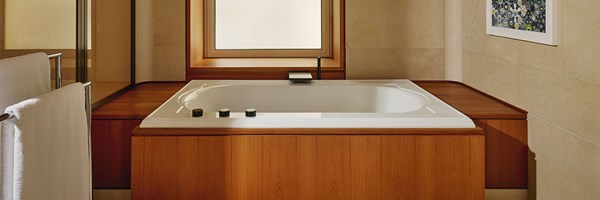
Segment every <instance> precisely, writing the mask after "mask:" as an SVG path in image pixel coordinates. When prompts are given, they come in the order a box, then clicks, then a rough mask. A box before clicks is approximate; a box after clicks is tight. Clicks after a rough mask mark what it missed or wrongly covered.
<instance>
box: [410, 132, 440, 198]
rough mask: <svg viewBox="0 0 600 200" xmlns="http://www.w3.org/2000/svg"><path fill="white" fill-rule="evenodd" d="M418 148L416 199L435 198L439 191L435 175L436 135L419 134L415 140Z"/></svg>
mask: <svg viewBox="0 0 600 200" xmlns="http://www.w3.org/2000/svg"><path fill="white" fill-rule="evenodd" d="M415 143H416V144H415V148H416V156H415V157H416V165H417V169H416V176H417V180H416V181H415V184H416V187H417V190H416V196H417V198H416V199H422V200H430V199H434V194H435V193H436V192H437V191H436V190H435V189H436V188H434V185H435V181H436V179H435V178H436V177H435V174H434V172H435V164H436V163H435V153H436V149H435V143H436V142H435V136H418V137H417V138H416V141H415Z"/></svg>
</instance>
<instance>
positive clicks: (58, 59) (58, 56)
mask: <svg viewBox="0 0 600 200" xmlns="http://www.w3.org/2000/svg"><path fill="white" fill-rule="evenodd" d="M48 59H54V68H55V69H56V70H55V76H54V79H55V80H54V81H55V84H56V89H58V88H61V87H62V53H60V52H59V53H53V54H50V55H48ZM83 86H84V87H85V95H86V98H85V99H86V102H85V103H86V104H85V105H86V106H85V107H86V112H87V116H88V119H87V120H88V132H91V125H89V123H91V122H92V121H91V118H92V111H91V87H90V86H91V84H90V83H89V82H88V83H85V84H84V85H83ZM88 91H89V92H88ZM88 104H89V105H90V106H89V109H88ZM13 117H14V116H13V115H12V113H4V114H2V115H0V122H2V121H4V120H7V119H10V118H13Z"/></svg>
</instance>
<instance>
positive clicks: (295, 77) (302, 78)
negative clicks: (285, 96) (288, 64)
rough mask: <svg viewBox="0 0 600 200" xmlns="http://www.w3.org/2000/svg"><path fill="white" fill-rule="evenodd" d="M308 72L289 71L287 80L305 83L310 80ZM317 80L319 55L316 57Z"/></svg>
mask: <svg viewBox="0 0 600 200" xmlns="http://www.w3.org/2000/svg"><path fill="white" fill-rule="evenodd" d="M312 79H313V77H312V74H311V73H310V72H289V73H288V80H290V81H292V82H294V83H306V82H310V81H312ZM317 80H321V57H320V56H319V57H317Z"/></svg>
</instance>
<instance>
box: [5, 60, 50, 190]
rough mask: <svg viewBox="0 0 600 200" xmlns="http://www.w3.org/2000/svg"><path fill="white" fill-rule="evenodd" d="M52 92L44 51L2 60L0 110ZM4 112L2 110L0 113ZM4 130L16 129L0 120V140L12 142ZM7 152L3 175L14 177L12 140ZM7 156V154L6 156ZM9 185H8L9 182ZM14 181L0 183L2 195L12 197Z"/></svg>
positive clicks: (47, 62) (6, 178) (7, 177)
mask: <svg viewBox="0 0 600 200" xmlns="http://www.w3.org/2000/svg"><path fill="white" fill-rule="evenodd" d="M47 92H50V61H49V60H48V55H46V54H45V53H34V54H28V55H23V56H18V57H12V58H6V59H0V112H2V111H4V109H5V108H6V107H7V106H10V105H13V104H15V103H18V102H21V101H23V100H25V99H29V98H33V97H37V96H39V95H42V94H45V93H47ZM0 114H2V113H0ZM4 129H13V127H7V126H6V125H4V123H1V122H0V143H3V142H2V141H3V140H7V141H12V140H13V139H14V138H13V135H12V134H2V133H4ZM7 145H9V146H7V147H6V149H11V150H10V151H8V152H1V153H0V156H2V157H0V166H1V169H0V177H2V180H11V179H12V174H6V173H5V172H6V171H7V170H8V172H12V161H13V155H12V153H13V151H12V146H10V145H12V142H8V143H7ZM7 155H8V157H6V156H7ZM6 184H8V185H6ZM11 184H12V183H9V182H5V181H2V182H0V187H1V188H2V190H0V197H2V199H3V200H5V199H7V198H6V196H12V185H11Z"/></svg>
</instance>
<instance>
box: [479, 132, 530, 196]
mask: <svg viewBox="0 0 600 200" xmlns="http://www.w3.org/2000/svg"><path fill="white" fill-rule="evenodd" d="M475 122H476V123H477V124H478V126H480V127H482V128H483V129H484V130H485V137H486V138H485V143H486V144H485V145H486V151H485V153H486V155H485V156H486V169H485V170H486V176H485V177H486V188H493V189H510V188H527V181H528V180H527V162H528V161H527V153H528V146H527V121H526V120H477V121H475Z"/></svg>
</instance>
